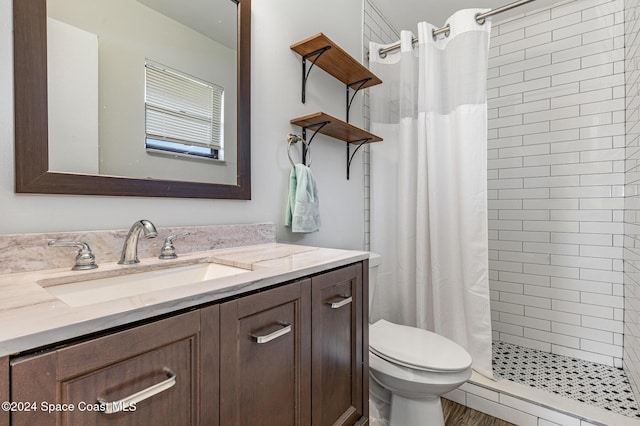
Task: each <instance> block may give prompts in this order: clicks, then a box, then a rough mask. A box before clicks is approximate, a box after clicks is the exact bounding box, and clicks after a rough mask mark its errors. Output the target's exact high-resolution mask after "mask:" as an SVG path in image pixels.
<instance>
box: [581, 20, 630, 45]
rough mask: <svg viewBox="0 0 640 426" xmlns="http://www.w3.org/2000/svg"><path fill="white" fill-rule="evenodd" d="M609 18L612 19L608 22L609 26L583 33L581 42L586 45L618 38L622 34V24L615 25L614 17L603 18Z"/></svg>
mask: <svg viewBox="0 0 640 426" xmlns="http://www.w3.org/2000/svg"><path fill="white" fill-rule="evenodd" d="M609 17H611V18H612V19H610V21H611V22H612V24H611V25H609V26H606V27H604V28H600V29H597V30H594V31H589V32H588V33H585V34H583V35H582V42H583V43H585V44H587V43H594V42H596V41H600V40H606V39H613V38H615V37H619V36H621V35H623V34H624V25H622V24H616V23H615V17H613V16H612V15H608V16H606V17H605V18H609ZM594 21H596V20H595V19H592V20H590V21H588V22H594Z"/></svg>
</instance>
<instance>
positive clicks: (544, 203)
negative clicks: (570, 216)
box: [522, 198, 579, 210]
mask: <svg viewBox="0 0 640 426" xmlns="http://www.w3.org/2000/svg"><path fill="white" fill-rule="evenodd" d="M578 205H579V200H577V199H575V200H572V199H568V198H557V199H549V200H522V207H523V208H524V209H531V210H536V209H542V210H546V209H550V210H564V209H578Z"/></svg>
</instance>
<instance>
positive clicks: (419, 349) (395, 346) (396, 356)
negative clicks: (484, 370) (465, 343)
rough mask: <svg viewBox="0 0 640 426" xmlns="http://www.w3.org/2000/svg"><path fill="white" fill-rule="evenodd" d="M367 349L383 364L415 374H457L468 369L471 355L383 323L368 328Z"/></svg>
mask: <svg viewBox="0 0 640 426" xmlns="http://www.w3.org/2000/svg"><path fill="white" fill-rule="evenodd" d="M369 349H370V350H371V352H373V353H375V354H376V355H378V356H380V357H381V358H384V359H386V360H387V361H390V362H393V363H395V364H398V365H402V366H405V367H409V368H415V369H417V370H427V371H461V370H466V369H467V368H469V367H470V366H471V355H469V353H468V352H467V351H466V350H465V349H464V348H463V347H462V346H460V345H458V344H457V343H455V342H453V341H451V340H449V339H447V338H445V337H443V336H440V335H438V334H436V333H432V332H430V331H427V330H423V329H420V328H415V327H408V326H405V325H399V324H394V323H391V322H388V321H385V320H380V321H378V322H376V323H375V324H373V325H371V326H369Z"/></svg>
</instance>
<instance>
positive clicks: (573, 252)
mask: <svg viewBox="0 0 640 426" xmlns="http://www.w3.org/2000/svg"><path fill="white" fill-rule="evenodd" d="M522 250H523V251H525V252H531V253H546V254H550V255H551V254H563V255H568V256H577V255H579V253H580V246H578V245H575V244H551V243H533V242H523V243H522Z"/></svg>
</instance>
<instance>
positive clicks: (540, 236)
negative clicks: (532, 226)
mask: <svg viewBox="0 0 640 426" xmlns="http://www.w3.org/2000/svg"><path fill="white" fill-rule="evenodd" d="M549 238H550V236H549V232H520V231H499V239H500V240H505V241H531V242H543V243H548V242H549ZM519 272H522V271H519Z"/></svg>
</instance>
